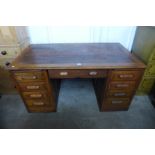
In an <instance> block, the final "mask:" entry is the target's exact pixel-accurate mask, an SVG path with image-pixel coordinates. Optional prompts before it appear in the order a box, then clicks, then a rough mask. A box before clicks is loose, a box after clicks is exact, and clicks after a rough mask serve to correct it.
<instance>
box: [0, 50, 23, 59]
mask: <svg viewBox="0 0 155 155" xmlns="http://www.w3.org/2000/svg"><path fill="white" fill-rule="evenodd" d="M19 54H20V48H19V47H10V48H9V47H0V58H7V57H12V58H16V57H17V56H18V55H19Z"/></svg>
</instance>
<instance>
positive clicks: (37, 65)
mask: <svg viewBox="0 0 155 155" xmlns="http://www.w3.org/2000/svg"><path fill="white" fill-rule="evenodd" d="M89 68H91V69H92V68H99V69H104V68H107V69H115V68H145V65H144V64H143V63H142V62H141V61H140V60H138V59H137V58H136V57H135V56H134V55H133V54H131V53H130V52H128V51H127V49H126V48H124V47H123V46H122V45H121V44H119V43H63V44H62V43H57V44H32V45H30V46H29V47H28V48H26V49H25V50H24V51H23V52H22V54H21V55H19V56H18V57H17V58H16V59H15V60H14V61H13V62H12V64H11V66H10V68H9V69H11V70H16V69H89Z"/></svg>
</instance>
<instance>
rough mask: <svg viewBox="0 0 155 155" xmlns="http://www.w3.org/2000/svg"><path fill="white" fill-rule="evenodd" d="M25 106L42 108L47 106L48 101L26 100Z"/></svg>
mask: <svg viewBox="0 0 155 155" xmlns="http://www.w3.org/2000/svg"><path fill="white" fill-rule="evenodd" d="M25 102H26V105H27V106H33V107H43V106H49V105H50V104H49V101H47V100H44V99H39V100H38V99H37V100H33V99H30V100H26V101H25Z"/></svg>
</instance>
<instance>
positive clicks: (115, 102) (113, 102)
mask: <svg viewBox="0 0 155 155" xmlns="http://www.w3.org/2000/svg"><path fill="white" fill-rule="evenodd" d="M120 103H123V101H112V104H120Z"/></svg>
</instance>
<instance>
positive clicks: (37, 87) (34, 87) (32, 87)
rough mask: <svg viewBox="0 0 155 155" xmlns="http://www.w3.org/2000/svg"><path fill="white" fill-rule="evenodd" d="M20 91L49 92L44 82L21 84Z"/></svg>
mask: <svg viewBox="0 0 155 155" xmlns="http://www.w3.org/2000/svg"><path fill="white" fill-rule="evenodd" d="M19 86H20V89H21V90H22V91H44V90H47V88H46V84H45V83H44V82H35V83H28V82H27V83H26V84H25V83H19Z"/></svg>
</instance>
